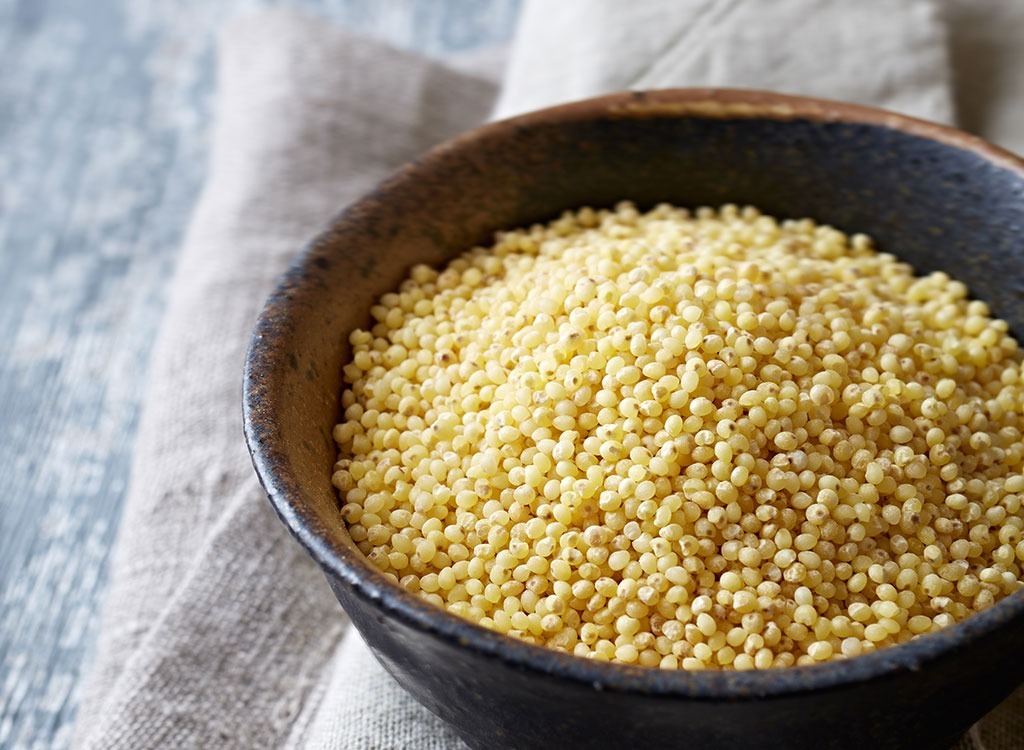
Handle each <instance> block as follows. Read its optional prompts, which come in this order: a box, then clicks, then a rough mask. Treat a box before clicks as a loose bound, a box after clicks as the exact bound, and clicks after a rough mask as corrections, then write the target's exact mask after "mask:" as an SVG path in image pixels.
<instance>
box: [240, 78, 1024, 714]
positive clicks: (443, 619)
mask: <svg viewBox="0 0 1024 750" xmlns="http://www.w3.org/2000/svg"><path fill="white" fill-rule="evenodd" d="M677 117H695V118H701V119H768V120H776V121H787V120H810V121H814V122H821V123H849V124H864V125H872V126H879V127H883V128H888V129H892V130H897V131H900V132H903V133H906V134H909V135H912V136H917V137H920V138H925V139H929V140H932V141H935V142H938V143H940V144H943V145H946V146H950V147H953V148H957V149H960V150H964V151H969V152H972V153H973V154H975V155H976V156H978V157H980V158H981V159H982V160H984V161H985V162H987V163H989V164H990V165H992V166H994V167H997V168H999V169H1002V170H1007V171H1010V172H1012V173H1014V174H1015V175H1016V176H1017V177H1018V178H1019V179H1021V180H1022V181H1024V159H1021V158H1019V157H1017V156H1015V155H1014V154H1012V153H1010V152H1008V151H1006V150H1004V149H1001V148H999V147H997V146H994V145H992V144H990V143H988V142H987V141H984V140H983V139H981V138H979V137H977V136H973V135H970V134H968V133H965V132H963V131H960V130H957V129H955V128H953V127H949V126H946V125H940V124H937V123H933V122H928V121H926V120H921V119H917V118H913V117H909V116H906V115H900V114H896V113H894V112H890V111H886V110H882V109H876V108H873V107H866V106H862V105H857V104H850V103H845V102H837V101H830V100H825V99H817V98H810V97H799V96H791V95H786V94H777V93H772V92H766V91H755V90H746V89H720V88H719V89H716V88H691V89H661V90H654V91H627V92H621V93H615V94H609V95H605V96H600V97H596V98H591V99H584V100H580V101H575V102H570V103H567V104H561V105H558V106H554V107H549V108H545V109H541V110H537V111H534V112H529V113H526V114H523V115H519V116H516V117H512V118H509V119H506V120H500V121H497V122H492V123H488V124H485V125H482V126H480V127H478V128H475V129H473V130H470V131H468V132H466V133H464V134H463V135H460V136H457V137H456V138H453V139H451V140H449V141H446V142H444V143H442V144H440V145H438V146H435V147H434V148H432V149H431V150H429V151H428V152H426V153H425V154H424V155H423V156H421V157H420V158H418V159H417V160H415V161H414V162H412V163H410V164H408V165H406V166H404V167H402V168H400V169H399V170H398V171H396V172H395V173H393V174H392V175H391V176H390V177H388V178H387V179H385V180H384V181H383V182H382V183H380V185H379V186H378V187H377V189H376V190H374V191H372V192H371V193H369V194H368V195H366V196H364V197H363V198H361V199H359V200H357V201H356V202H354V203H352V204H351V205H350V206H349V207H348V208H347V209H345V210H344V211H342V212H341V213H340V214H339V215H338V216H337V217H335V218H334V219H333V220H332V221H331V222H329V225H328V228H327V229H326V230H325V231H324V232H322V233H321V234H320V235H318V236H317V238H315V239H314V240H313V241H312V242H310V243H309V244H308V245H307V246H306V247H305V248H304V249H303V251H302V252H301V253H300V254H299V256H298V257H297V258H296V259H295V261H294V262H293V264H292V265H291V267H290V269H289V270H288V271H287V272H286V273H285V274H284V275H283V276H282V277H281V279H280V280H279V282H278V284H277V286H276V289H275V291H274V292H273V294H272V295H271V296H270V298H269V299H268V301H267V303H266V306H265V308H264V309H263V311H262V312H261V314H260V316H259V318H258V320H257V322H256V325H255V328H254V332H253V335H252V340H251V343H250V346H249V350H248V352H247V355H246V359H245V370H244V382H243V423H244V432H245V438H246V443H247V446H248V449H249V453H250V456H251V458H252V462H253V466H254V468H255V470H256V473H257V475H258V477H259V481H260V484H261V485H262V486H263V488H264V490H265V491H266V493H267V495H268V497H269V499H270V502H271V504H272V505H273V507H274V509H275V511H276V512H277V514H278V516H279V517H280V518H281V520H282V521H283V522H284V524H285V525H286V526H287V527H288V528H289V530H290V531H291V532H292V534H293V535H294V536H295V537H296V538H297V539H298V540H299V542H300V543H301V544H302V545H303V546H304V547H305V548H306V549H307V551H308V552H309V553H310V555H311V556H312V557H313V558H314V559H315V560H316V561H317V563H318V564H319V565H320V566H321V567H322V568H323V569H324V570H325V571H326V572H327V574H328V577H329V578H330V577H334V578H337V579H339V580H341V581H343V582H344V584H345V585H346V586H347V587H348V589H349V590H350V591H351V592H352V593H353V594H354V595H355V596H357V597H359V598H360V599H362V600H364V601H365V602H367V603H369V604H370V605H371V606H373V607H375V608H377V609H379V610H381V611H383V612H384V613H386V614H387V615H389V616H391V617H394V618H396V619H398V620H400V621H401V622H402V623H403V624H405V625H407V626H410V627H412V628H414V629H416V630H418V631H420V632H423V633H425V634H428V635H430V636H433V637H436V638H439V639H441V640H444V641H446V642H447V643H448V644H449V645H453V646H455V647H457V648H461V649H466V650H468V651H471V652H476V653H477V654H479V655H482V656H486V657H488V658H494V659H498V660H499V661H501V662H504V663H505V664H506V665H508V666H509V667H512V668H515V669H518V670H522V671H531V672H536V673H540V674H544V675H547V676H549V677H551V678H555V679H560V680H564V681H567V682H573V683H582V684H584V685H587V686H589V687H591V688H592V689H594V690H604V691H617V692H623V693H634V694H645V695H651V696H657V697H666V698H669V697H684V698H688V699H694V700H705V701H720V700H729V701H741V700H745V699H753V698H758V699H765V698H787V697H792V696H794V695H798V694H800V693H806V692H811V691H814V692H818V691H823V690H835V689H841V688H844V687H848V686H850V685H852V684H853V683H860V682H864V681H868V680H876V679H884V678H890V677H893V676H895V675H897V674H899V673H905V672H915V671H918V670H921V669H923V668H924V667H925V666H926V665H927V664H928V663H930V662H933V661H935V660H937V659H939V658H940V657H942V656H944V655H947V654H950V653H952V652H956V651H960V650H962V649H965V648H967V647H968V646H969V645H970V644H971V643H972V642H974V641H976V640H978V639H981V638H985V637H987V636H990V635H992V634H994V633H995V632H997V631H998V630H1000V629H1002V628H1003V627H1006V626H1007V625H1009V624H1011V623H1017V624H1018V625H1019V624H1022V623H1024V591H1020V592H1016V593H1015V594H1012V595H1010V596H1008V597H1005V598H1004V599H1002V600H1000V601H999V602H998V603H996V604H995V605H994V606H993V607H991V608H990V609H988V610H986V611H984V612H981V613H976V614H974V615H971V616H970V617H968V618H966V619H965V620H963V621H961V622H959V623H956V624H954V625H952V626H950V627H948V628H946V629H944V630H942V631H940V632H938V633H934V634H929V635H927V636H925V637H921V638H917V639H915V640H913V641H911V642H908V643H904V644H900V645H896V646H891V647H886V648H883V649H880V650H878V651H875V652H872V653H870V654H865V655H861V656H858V657H855V658H852V659H848V660H841V661H829V662H824V663H822V664H818V665H809V666H793V667H786V668H774V669H768V670H756V669H755V670H749V671H737V670H719V669H709V670H701V671H687V670H683V669H677V670H665V669H659V668H656V667H641V666H636V665H623V664H615V663H610V662H600V661H597V660H591V659H584V658H581V657H577V656H574V655H572V654H568V653H560V652H556V651H554V650H551V649H548V648H546V647H544V646H539V645H534V644H530V643H526V642H525V641H520V640H518V639H516V638H514V637H512V636H507V635H503V634H500V633H497V632H495V631H491V630H488V629H486V628H484V627H483V626H480V625H477V624H475V623H472V622H469V621H467V620H464V619H462V618H460V617H458V616H456V615H454V614H451V613H449V612H447V611H446V610H443V609H441V608H438V607H435V606H434V605H432V604H429V603H428V602H426V601H424V600H423V599H421V598H420V597H418V596H416V595H414V594H412V593H410V592H408V591H406V590H405V589H404V588H403V587H401V586H399V585H397V584H395V583H392V582H391V581H389V580H387V579H386V578H385V577H384V575H383V574H382V573H381V572H380V571H379V570H378V569H377V568H375V567H374V566H373V565H372V564H371V563H370V562H369V561H368V560H367V559H366V558H365V557H364V556H363V555H362V554H360V553H358V551H356V550H354V548H353V549H345V548H339V547H337V546H335V545H333V544H332V543H331V542H330V541H328V539H327V538H326V536H325V535H324V533H323V530H322V529H319V528H318V525H319V524H318V522H317V521H316V519H315V518H313V517H312V516H311V515H309V514H308V513H306V512H304V511H303V510H302V509H301V507H300V506H301V501H297V498H300V497H301V496H302V494H303V490H302V487H301V484H300V482H298V480H297V478H296V476H295V475H294V473H293V472H292V471H291V469H290V465H289V462H288V460H287V457H286V456H287V449H286V446H284V445H283V444H282V443H283V441H282V439H281V436H280V434H279V433H278V432H277V430H276V429H275V428H274V413H275V411H274V406H275V402H274V394H275V393H276V392H279V390H280V389H279V388H278V387H277V386H278V381H279V377H278V376H277V374H276V372H275V364H274V363H275V361H277V360H278V359H279V358H280V356H281V348H282V339H283V335H284V333H285V332H286V331H287V330H288V327H289V326H288V323H289V320H290V310H289V304H290V302H291V300H292V299H293V298H294V297H296V296H299V295H301V294H302V293H303V291H304V290H306V289H315V288H316V287H317V285H316V284H315V282H314V281H313V277H314V276H315V270H316V268H315V266H316V263H317V261H318V260H322V258H321V255H323V254H325V253H326V252H327V249H328V248H329V247H330V245H331V244H332V241H333V237H334V234H335V231H336V229H335V227H337V226H339V225H342V224H344V223H346V222H350V221H359V220H360V216H362V215H363V214H365V213H367V211H368V210H370V206H371V204H372V203H373V202H375V201H377V200H380V197H381V195H382V194H386V193H387V191H389V190H390V189H392V188H395V187H398V186H401V185H404V184H406V183H408V182H409V181H410V180H416V179H419V178H420V176H421V175H423V174H424V173H429V171H430V170H432V169H434V168H435V165H436V164H438V163H443V162H445V160H446V159H448V158H449V156H450V154H451V153H452V152H459V151H462V150H463V149H469V148H472V147H473V146H474V144H475V143H477V142H480V141H487V140H489V139H501V138H503V137H506V136H507V134H508V133H510V132H516V131H520V130H522V129H529V128H534V127H538V126H550V125H553V124H557V123H560V122H572V121H580V120H589V119H594V118H630V119H649V118H677ZM339 522H340V517H339Z"/></svg>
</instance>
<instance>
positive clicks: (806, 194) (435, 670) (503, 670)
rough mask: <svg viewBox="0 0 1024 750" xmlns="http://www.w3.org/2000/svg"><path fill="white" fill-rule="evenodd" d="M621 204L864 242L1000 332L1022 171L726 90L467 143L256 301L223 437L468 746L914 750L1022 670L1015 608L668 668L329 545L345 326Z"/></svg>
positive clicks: (385, 188) (999, 692)
mask: <svg viewBox="0 0 1024 750" xmlns="http://www.w3.org/2000/svg"><path fill="white" fill-rule="evenodd" d="M623 198H629V199H632V200H635V201H637V202H638V203H639V204H641V205H651V204H653V203H656V202H659V201H669V202H672V203H675V204H678V205H683V206H696V205H717V204H721V203H724V202H735V203H741V204H744V203H750V204H754V205H756V206H758V207H760V208H761V209H762V210H764V211H766V212H768V213H770V214H774V215H776V216H780V217H803V216H810V217H814V218H816V219H818V220H819V221H822V222H828V223H831V224H833V225H835V226H837V227H839V228H840V229H843V230H845V231H848V232H856V231H860V232H867V233H869V234H871V235H872V236H874V237H875V239H876V240H877V241H878V243H879V245H880V246H881V248H882V249H884V250H887V251H890V252H892V253H894V254H896V255H898V256H899V257H900V258H902V259H904V260H907V261H909V262H910V263H912V264H913V265H914V266H915V267H916V268H917V269H918V270H920V271H929V270H933V269H944V270H946V271H949V272H950V273H951V274H953V275H955V276H956V277H958V278H960V279H962V280H963V281H965V282H966V283H967V284H968V285H969V286H970V288H971V289H972V291H973V293H974V294H975V295H976V296H977V297H978V298H980V299H984V300H986V301H988V302H989V303H990V304H991V306H992V308H993V310H994V311H995V313H996V314H997V315H1000V316H1002V317H1004V318H1006V319H1007V320H1008V321H1009V322H1010V325H1011V327H1012V328H1013V329H1014V330H1015V331H1017V332H1018V333H1020V332H1022V331H1024V304H1022V298H1024V282H1022V278H1024V275H1022V271H1024V162H1022V161H1021V160H1020V159H1018V158H1016V157H1014V156H1012V155H1010V154H1008V153H1005V152H1003V151H1000V150H998V149H996V148H994V147H992V146H990V145H988V144H986V143H984V142H982V141H980V140H978V139H976V138H973V137H971V136H969V135H966V134H964V133H961V132H959V131H956V130H953V129H950V128H945V127H941V126H938V125H933V124H929V123H925V122H921V121H917V120H912V119H908V118H905V117H900V116H897V115H894V114H891V113H887V112H882V111H878V110H872V109H867V108H863V107H857V106H851V105H845V104H837V103H833V102H825V101H820V100H811V99H801V98H793V97H788V96H780V95H774V94H767V93H758V92H747V91H735V90H707V89H694V90H674V91H656V92H633V93H624V94H618V95H613V96H608V97H603V98H599V99H593V100H589V101H584V102H578V103H573V104H568V105H564V106H561V107H555V108H552V109H547V110H543V111H541V112H536V113H533V114H529V115H525V116H523V117H519V118H516V119H513V120H508V121H504V122H499V123H495V124H492V125H488V126H485V127H482V128H479V129H477V130H474V131H472V132H470V133H468V134H466V135H464V136H462V137H460V138H457V139H455V140H453V141H451V142H449V143H446V144H443V145H441V146H439V147H438V148H436V149H434V150H432V151H431V152H429V153H428V154H426V155H425V156H423V157H422V158H421V159H419V160H418V161H416V162H415V163H413V164H410V165H409V166H407V167H405V168H404V169H402V170H400V171H399V172H398V173H396V174H395V175H394V176H392V177H391V178H390V179H388V180H387V181H386V182H384V183H383V184H382V185H380V186H379V187H378V188H377V189H376V190H375V191H374V192H373V193H371V194H370V195H368V196H366V197H365V198H363V199H362V200H361V201H359V202H357V203H356V204H354V205H353V206H351V207H350V208H348V209H347V210H345V211H344V212H343V213H342V214H341V215H340V216H339V217H338V218H337V219H336V220H335V221H334V222H333V223H332V225H331V226H330V228H329V229H328V230H327V231H326V232H324V233H323V234H322V235H320V236H319V237H318V238H317V239H316V240H315V241H314V242H313V243H312V244H311V245H310V246H309V247H308V248H306V249H305V251H304V252H303V253H302V254H301V255H300V257H299V258H298V260H297V261H296V263H295V265H294V266H293V267H292V269H291V271H289V272H288V274H287V275H286V276H285V277H284V279H283V280H282V281H281V284H280V286H279V288H278V289H277V291H276V292H275V293H274V295H273V296H272V297H271V299H270V300H269V302H268V303H267V307H266V309H265V310H264V312H263V314H262V316H261V317H260V319H259V322H258V324H257V326H256V330H255V333H254V336H253V340H252V345H251V348H250V351H249V355H248V359H247V362H246V372H245V395H244V412H245V432H246V438H247V440H248V444H249V449H250V452H251V453H252V458H253V463H254V465H255V467H256V471H257V473H258V474H259V477H260V480H261V481H262V483H263V485H264V487H265V488H266V490H267V493H268V495H269V496H270V500H271V502H272V503H273V505H274V507H275V508H276V510H277V512H278V514H279V515H280V517H281V519H282V520H283V521H284V523H285V524H286V525H287V526H288V528H289V529H290V530H291V531H292V533H293V534H294V535H295V536H296V537H297V538H298V540H299V541H300V542H301V543H302V544H303V545H304V546H305V547H306V548H307V549H308V550H309V552H310V554H311V555H312V556H313V557H314V558H315V559H316V561H317V562H318V563H319V564H320V565H321V567H322V568H323V570H324V573H325V574H326V576H327V579H328V581H329V582H330V584H331V587H332V588H333V590H334V592H335V594H336V595H337V597H338V600H339V601H340V602H341V604H342V606H343V607H344V608H345V610H346V612H347V613H348V614H349V616H350V617H351V619H352V621H353V622H354V623H355V625H356V627H357V628H358V629H359V631H360V632H361V633H362V635H363V636H364V638H365V639H366V641H367V642H368V643H369V644H370V647H371V648H372V649H373V652H374V653H375V654H376V655H377V657H378V658H379V659H380V661H381V663H382V664H383V665H384V666H385V667H386V668H387V669H388V671H389V672H391V674H393V675H394V676H395V678H396V679H397V680H398V682H400V683H401V684H402V685H403V686H405V688H407V689H408V690H409V691H410V692H411V693H412V694H413V695H414V696H416V698H417V699H418V700H419V701H421V702H422V703H423V704H424V705H426V706H427V707H428V708H429V709H430V710H432V711H433V712H434V713H436V714H438V715H439V716H441V717H442V718H444V719H445V720H446V721H448V722H450V723H451V724H452V725H453V726H454V727H455V728H456V729H457V731H458V732H459V734H460V735H461V736H462V737H463V738H464V739H465V741H466V742H467V743H468V744H469V745H470V747H472V748H476V749H477V750H485V749H486V750H503V749H506V748H508V749H511V748H518V749H532V748H555V747H558V748H588V749H589V748H642V747H648V748H698V747H707V748H748V747H749V748H755V747H756V748H765V747H779V748H783V747H784V748H787V749H789V750H797V749H798V748H815V749H816V750H820V749H823V748H851V749H853V748H857V749H858V750H859V749H862V748H873V749H875V750H880V749H882V748H935V750H940V749H941V750H945V748H948V747H949V746H950V745H951V744H952V743H953V742H954V741H955V740H956V738H957V737H958V736H959V735H960V734H961V733H962V732H964V731H965V730H966V729H967V728H968V727H969V725H970V724H971V723H972V722H974V721H975V720H976V719H978V718H979V717H980V716H981V715H982V714H984V713H985V712H986V711H987V710H989V709H990V708H992V707H993V706H995V705H996V704H997V703H998V702H999V701H1000V700H1001V699H1002V698H1003V697H1004V696H1006V695H1007V694H1008V693H1009V692H1010V691H1011V690H1012V688H1013V687H1014V686H1015V685H1017V684H1018V683H1019V682H1020V681H1021V679H1022V677H1024V594H1016V595H1014V596H1012V597H1009V598H1007V599H1005V600H1003V601H1002V602H1000V603H999V604H997V605H996V606H995V607H993V608H991V609H989V610H988V611H986V612H984V613H982V614H980V615H976V616H974V617H971V618H969V619H968V620H966V621H965V622H963V623H960V624H958V625H956V626H953V627H951V628H949V629H947V630H945V631H944V632H942V633H939V634H936V635H930V636H928V637H924V638H920V639H918V640H916V641H914V642H912V643H909V644H906V645H902V646H897V647H893V648H889V649H883V650H881V651H878V652H876V653H873V654H870V655H867V656H862V657H858V658H856V659H852V660H849V661H843V662H835V663H828V664H823V665H819V666H813V667H796V668H789V669H782V670H769V671H762V672H754V671H751V672H726V671H719V672H715V671H709V672H701V673H688V672H683V671H676V672H668V671H661V670H656V669H650V670H649V669H644V668H640V667H626V666H621V665H612V664H603V663H598V662H594V661H588V660H585V659H579V658H576V657H572V656H568V655H564V654H558V653H555V652H552V651H548V650H546V649H543V648H541V647H537V646H531V645H529V644H526V643H522V642H519V641H516V640H513V639H511V638H508V637H504V636H501V635H498V634H496V633H492V632H489V631H487V630H484V629H483V628H480V627H477V626H475V625H472V624H470V623H467V622H465V621H463V620H460V619H458V618H456V617H454V616H452V615H449V614H448V613H446V612H442V611H440V610H438V609H435V608H434V607H432V606H430V605H428V604H426V603H425V602H423V601H421V600H420V599H418V598H416V597H415V596H413V595H411V594H408V593H407V592H405V591H404V590H402V589H401V588H399V587H397V586H395V585H393V584H390V583H389V582H388V581H387V580H386V579H385V578H384V577H383V576H382V575H381V574H380V573H378V572H377V571H376V570H375V569H374V568H373V567H372V566H371V565H370V564H369V563H368V562H367V561H366V559H365V558H364V557H363V556H362V555H361V554H360V552H359V551H358V550H357V549H356V547H355V546H354V544H353V543H352V541H351V540H350V539H349V537H348V535H347V533H346V532H345V530H344V525H343V523H342V521H341V519H340V517H339V514H338V500H337V498H336V496H335V492H334V489H333V488H332V486H331V483H330V475H331V470H332V464H333V462H334V460H335V446H334V443H333V442H332V440H331V428H332V426H333V424H334V423H335V421H336V418H337V416H338V414H339V404H338V397H339V391H340V387H341V376H340V369H341V365H342V364H343V359H344V358H345V357H346V355H347V350H346V339H347V333H348V332H349V331H350V330H351V329H352V328H354V327H356V326H359V325H364V324H366V323H367V322H368V313H367V311H368V310H369V307H370V305H371V303H372V301H373V300H374V299H375V298H376V297H377V296H378V295H380V294H382V293H384V292H386V291H389V290H391V289H393V288H395V287H396V286H397V285H398V283H399V282H400V281H401V279H402V278H403V277H404V275H405V274H406V272H407V269H408V268H409V266H410V265H411V264H413V263H415V262H425V263H432V264H439V263H442V262H444V261H445V260H447V259H449V258H451V257H453V256H455V255H457V254H458V253H460V252H462V251H464V250H466V249H468V248H469V247H471V246H472V245H474V244H478V243H484V242H487V241H488V240H489V238H490V236H491V234H492V232H493V231H494V230H496V229H501V228H511V227H516V226H520V225H524V224H529V223H531V222H535V221H539V220H543V219H547V218H551V217H553V216H555V215H557V214H558V213H559V212H560V211H562V210H563V209H567V208H574V207H579V206H582V205H592V206H607V205H611V204H613V203H614V202H615V201H617V200H619V199H623Z"/></svg>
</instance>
